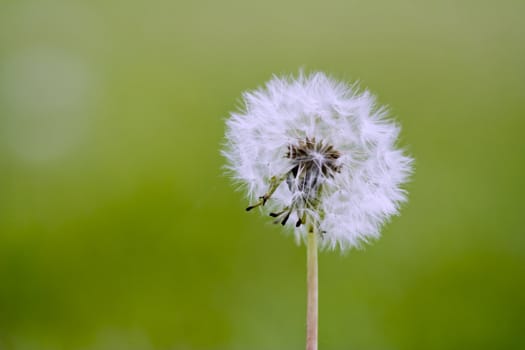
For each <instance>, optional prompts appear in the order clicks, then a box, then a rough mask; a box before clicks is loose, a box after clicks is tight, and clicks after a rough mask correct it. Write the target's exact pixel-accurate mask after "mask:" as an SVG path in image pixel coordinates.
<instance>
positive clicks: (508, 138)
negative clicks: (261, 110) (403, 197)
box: [0, 0, 525, 350]
mask: <svg viewBox="0 0 525 350" xmlns="http://www.w3.org/2000/svg"><path fill="white" fill-rule="evenodd" d="M524 13H525V2H523V1H513V0H503V1H497V2H496V1H452V0H444V1H433V2H422V1H411V0H401V1H386V0H383V1H348V0H345V1H343V0H341V1H336V0H330V1H306V2H305V1H277V0H268V1H257V2H250V1H168V0H154V1H145V0H134V1H126V2H124V1H115V0H104V1H102V0H95V1H66V0H62V1H61V0H2V1H1V2H0V349H1V350H19V349H20V350H30V349H44V350H55V349H56V350H61V349H63V350H69V349H79V350H95V349H103V350H110V349H111V350H113V349H129V350H150V349H161V350H168V349H173V350H178V349H181V350H188V349H195V350H200V349H202V350H205V349H206V350H208V349H210V350H211V349H216V350H219V349H221V350H222V349H234V350H235V349H239V350H240V349H250V350H259V349H261V350H263V349H301V348H303V347H304V327H305V317H304V316H305V251H304V247H300V246H297V245H296V244H295V243H294V240H293V239H292V237H290V236H286V235H285V234H283V233H282V232H281V229H280V227H274V226H273V225H271V224H270V220H268V219H267V218H265V217H261V216H260V215H257V213H250V214H247V213H245V212H244V207H245V206H246V204H247V203H246V200H245V199H244V198H243V195H242V194H241V193H238V192H235V191H234V190H233V187H232V186H231V183H230V181H229V179H228V178H226V177H225V176H224V175H223V170H222V169H221V166H222V165H223V163H224V161H223V159H222V158H221V156H220V153H219V149H220V145H221V143H222V142H223V141H224V140H223V133H224V120H225V118H226V117H227V116H228V113H229V111H232V110H234V109H235V108H236V106H238V105H239V99H240V94H241V92H242V91H244V90H246V89H253V88H256V87H258V86H260V85H261V84H263V83H264V82H265V81H266V80H268V79H269V78H270V77H271V75H272V74H274V73H277V74H281V73H297V72H298V71H299V69H300V68H301V67H302V68H304V69H305V70H306V71H312V70H323V71H326V72H328V73H330V74H332V75H333V76H335V77H337V78H339V79H344V80H349V81H353V80H359V81H361V85H362V86H363V87H368V88H370V89H371V90H372V91H373V92H374V93H376V94H377V95H378V96H379V100H380V102H381V103H384V104H388V105H389V106H390V109H391V111H392V115H393V116H395V117H396V119H397V120H398V121H399V122H400V123H401V124H402V126H403V132H402V140H401V145H402V146H404V147H406V148H407V150H408V151H409V152H410V153H411V154H412V155H413V156H414V157H415V158H416V173H415V174H414V176H413V179H412V182H411V183H410V184H409V185H408V186H407V188H408V190H409V191H410V202H409V203H408V204H407V205H405V206H404V208H403V211H402V215H401V216H400V217H396V218H394V219H393V220H392V222H391V223H390V224H389V225H387V226H386V227H385V229H384V231H383V237H382V238H381V240H379V241H378V242H376V243H375V244H373V245H371V246H369V247H367V249H366V250H364V251H351V252H350V253H348V254H346V255H341V254H340V253H328V252H325V253H322V254H321V256H320V349H324V350H328V349H360V350H365V349H374V350H375V349H377V350H380V349H383V350H394V349H399V350H403V349H440V350H442V349H462V350H463V349H478V350H481V349H524V348H525V291H524V289H525V224H524V221H523V218H524V209H525V205H524V196H525V186H524V182H525V181H524V171H525V137H524V131H525V104H524V101H525V84H524V83H525V64H524V62H525V21H524V20H523V18H524Z"/></svg>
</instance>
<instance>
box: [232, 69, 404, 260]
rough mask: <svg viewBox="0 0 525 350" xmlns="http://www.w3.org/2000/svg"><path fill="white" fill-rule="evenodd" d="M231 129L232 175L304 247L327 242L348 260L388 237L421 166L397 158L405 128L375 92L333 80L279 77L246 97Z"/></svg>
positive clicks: (400, 156)
mask: <svg viewBox="0 0 525 350" xmlns="http://www.w3.org/2000/svg"><path fill="white" fill-rule="evenodd" d="M243 103H244V106H243V109H242V111H240V112H235V113H232V114H231V117H230V119H229V120H228V121H227V122H226V145H225V147H224V150H223V151H222V153H223V155H224V156H225V157H226V159H227V169H228V170H229V171H230V172H231V174H232V176H233V178H234V179H235V180H236V181H237V182H238V183H239V184H241V185H242V187H244V188H245V189H246V191H247V193H248V196H249V198H250V200H251V201H252V202H253V203H255V204H253V205H252V206H250V207H248V208H247V210H251V209H252V208H255V207H261V208H264V209H266V210H267V211H268V213H269V214H270V216H272V217H275V218H276V222H279V223H281V224H282V225H286V224H288V225H287V226H290V227H294V233H295V235H296V238H297V239H298V240H303V239H304V238H305V237H306V233H307V232H308V230H311V229H312V228H315V230H316V232H319V234H320V239H319V242H320V244H321V246H322V247H324V248H330V249H335V248H336V247H338V246H339V247H340V248H341V250H345V249H348V248H351V247H359V246H360V245H361V243H362V242H368V241H370V240H371V239H373V238H377V237H379V232H380V228H381V226H382V225H383V224H384V223H385V222H386V221H387V220H388V219H389V218H390V217H391V216H392V215H395V214H397V213H398V209H399V204H400V203H402V202H403V201H405V200H406V192H405V190H403V189H402V188H401V187H400V186H401V185H402V184H403V183H404V182H405V181H406V180H407V177H408V176H409V174H410V173H411V170H412V166H411V164H412V159H411V158H410V157H408V156H406V155H404V154H403V151H402V150H400V149H397V148H396V145H395V144H396V140H397V137H398V134H399V127H398V126H397V125H396V124H394V123H393V122H391V121H389V120H387V119H386V117H387V111H386V108H384V107H377V106H376V104H375V97H374V96H373V95H372V94H370V93H369V92H368V91H362V92H360V91H358V90H357V87H356V86H355V85H352V86H349V85H347V84H344V83H339V82H337V81H335V80H333V79H331V78H330V77H327V76H326V75H325V74H323V73H313V74H310V75H305V74H302V73H301V74H299V76H298V77H297V78H293V77H273V78H272V79H271V80H270V81H269V82H268V83H267V84H266V86H264V87H263V88H259V89H257V90H254V91H250V92H246V93H244V94H243Z"/></svg>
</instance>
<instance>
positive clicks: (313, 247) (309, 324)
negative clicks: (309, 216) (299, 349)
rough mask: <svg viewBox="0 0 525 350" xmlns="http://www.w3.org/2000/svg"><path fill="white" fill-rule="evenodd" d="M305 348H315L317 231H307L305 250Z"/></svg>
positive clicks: (308, 349) (313, 349) (310, 349)
mask: <svg viewBox="0 0 525 350" xmlns="http://www.w3.org/2000/svg"><path fill="white" fill-rule="evenodd" d="M306 276H307V277H306V286H307V306H306V350H317V322H318V306H317V305H318V291H317V285H318V282H317V232H316V230H315V229H314V228H313V227H311V228H310V230H309V231H308V239H307V252H306Z"/></svg>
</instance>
